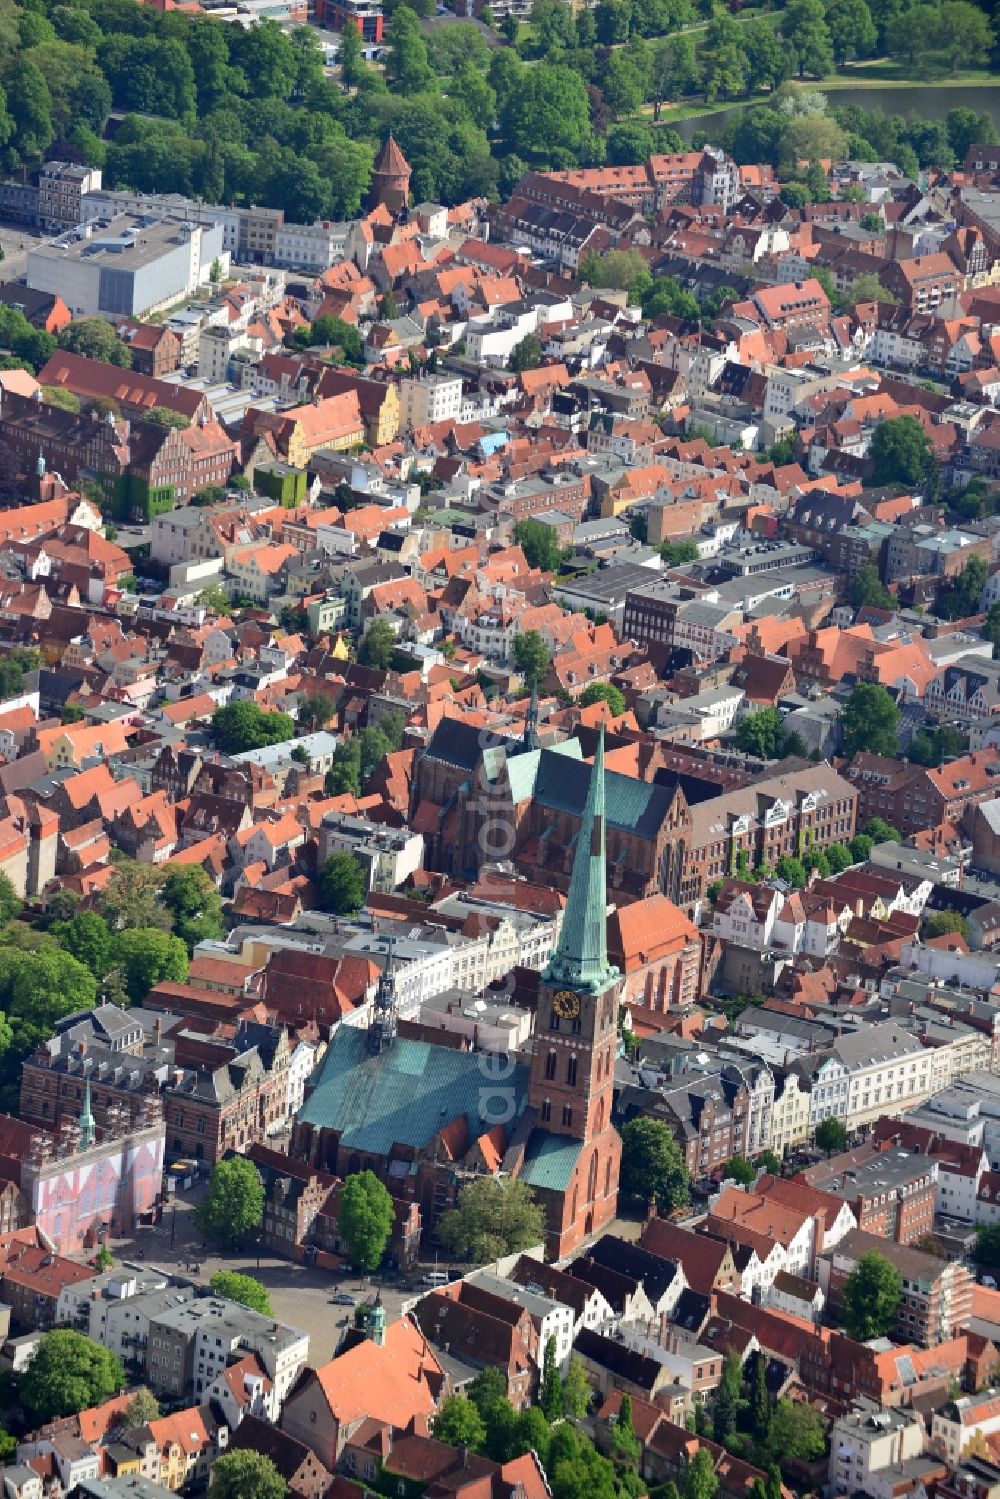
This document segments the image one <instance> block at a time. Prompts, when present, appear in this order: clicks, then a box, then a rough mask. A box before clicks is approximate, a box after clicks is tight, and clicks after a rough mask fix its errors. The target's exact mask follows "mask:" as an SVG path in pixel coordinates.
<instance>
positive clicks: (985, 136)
mask: <svg viewBox="0 0 1000 1499" xmlns="http://www.w3.org/2000/svg"><path fill="white" fill-rule="evenodd" d="M945 126H946V129H947V131H948V140H949V143H950V144H951V149H952V150H953V151H954V153H955V157H956V160H958V161H964V160H965V155H966V152H967V151H968V150H969V147H970V146H995V145H996V143H997V140H998V138H1000V137H998V135H997V127H996V126H995V125H994V123H993V119H992V117H991V116H990V115H988V114H987V113H986V112H985V110H976V109H965V108H963V107H959V108H958V109H949V111H948V117H947V120H946V122H945Z"/></svg>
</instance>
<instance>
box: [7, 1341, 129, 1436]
mask: <svg viewBox="0 0 1000 1499" xmlns="http://www.w3.org/2000/svg"><path fill="white" fill-rule="evenodd" d="M124 1383H125V1372H124V1370H123V1369H122V1366H121V1363H120V1362H119V1360H118V1359H117V1358H116V1357H115V1355H114V1354H113V1353H112V1352H111V1351H110V1350H109V1349H107V1348H103V1347H102V1346H101V1344H100V1343H95V1342H93V1341H92V1340H91V1339H90V1338H85V1337H84V1336H83V1334H82V1333H78V1332H73V1331H72V1330H71V1329H69V1328H57V1329H56V1330H55V1331H54V1332H47V1333H45V1334H43V1336H42V1338H41V1339H40V1341H39V1344H38V1351H37V1352H36V1353H35V1355H34V1357H33V1358H32V1360H31V1362H30V1364H29V1365H28V1367H27V1369H25V1371H24V1373H23V1374H22V1375H21V1377H20V1380H19V1383H18V1394H19V1395H20V1398H21V1400H22V1401H23V1402H24V1404H25V1405H26V1406H27V1408H28V1410H29V1411H30V1412H31V1414H32V1417H33V1418H34V1420H35V1423H36V1424H37V1425H41V1424H42V1423H43V1422H45V1421H52V1420H54V1419H55V1417H56V1416H72V1415H75V1414H76V1412H77V1411H82V1410H87V1409H89V1407H90V1406H92V1405H100V1404H101V1402H102V1401H104V1400H110V1398H111V1396H112V1395H116V1394H117V1393H118V1391H119V1390H120V1389H121V1388H122V1386H123V1385H124Z"/></svg>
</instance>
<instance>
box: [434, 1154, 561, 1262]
mask: <svg viewBox="0 0 1000 1499" xmlns="http://www.w3.org/2000/svg"><path fill="white" fill-rule="evenodd" d="M438 1238H439V1239H440V1240H441V1243H442V1244H443V1245H444V1246H445V1248H446V1249H447V1250H449V1251H450V1253H452V1254H454V1255H455V1256H456V1258H458V1259H461V1260H470V1261H472V1262H473V1263H475V1264H480V1265H481V1264H484V1263H485V1261H486V1260H494V1259H499V1258H500V1257H501V1256H502V1255H505V1254H515V1253H517V1251H518V1250H521V1249H530V1248H531V1247H532V1246H533V1245H535V1244H540V1243H542V1242H543V1241H544V1239H545V1217H544V1214H543V1212H542V1209H541V1207H540V1206H539V1204H538V1202H537V1201H536V1200H535V1195H534V1193H533V1192H532V1190H531V1188H530V1187H529V1186H527V1185H526V1184H525V1183H524V1182H522V1181H518V1180H517V1179H516V1178H515V1177H507V1176H504V1177H500V1178H496V1177H492V1176H483V1177H479V1178H477V1179H476V1180H475V1181H471V1182H467V1183H466V1185H465V1186H464V1187H462V1189H461V1191H460V1192H459V1194H458V1205H457V1206H456V1207H454V1208H449V1209H448V1211H447V1212H445V1213H442V1215H441V1217H440V1219H439V1220H438Z"/></svg>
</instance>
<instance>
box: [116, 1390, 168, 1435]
mask: <svg viewBox="0 0 1000 1499" xmlns="http://www.w3.org/2000/svg"><path fill="white" fill-rule="evenodd" d="M159 1419H160V1402H159V1401H158V1400H157V1398H156V1396H155V1395H154V1394H153V1392H152V1390H148V1389H147V1388H146V1386H145V1385H141V1386H140V1387H139V1389H137V1390H136V1392H135V1394H134V1395H133V1396H132V1399H131V1400H130V1401H129V1403H128V1405H127V1406H126V1407H125V1418H124V1424H125V1426H127V1427H128V1426H148V1425H149V1423H150V1421H158V1420H159Z"/></svg>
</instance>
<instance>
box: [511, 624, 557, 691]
mask: <svg viewBox="0 0 1000 1499" xmlns="http://www.w3.org/2000/svg"><path fill="white" fill-rule="evenodd" d="M511 656H512V658H513V661H514V665H515V667H516V668H517V670H518V671H519V672H520V674H521V676H522V677H523V678H524V681H525V682H526V683H527V685H528V686H529V687H535V686H537V685H538V683H539V682H540V681H541V679H542V677H544V675H545V673H546V671H547V670H548V665H549V648H548V646H547V645H546V644H545V641H544V639H543V638H542V636H541V634H540V633H539V632H538V630H524V631H522V633H521V634H520V635H515V636H514V644H513V646H512V647H511Z"/></svg>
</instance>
